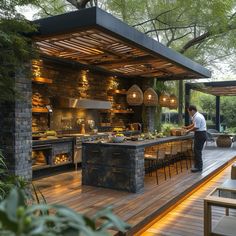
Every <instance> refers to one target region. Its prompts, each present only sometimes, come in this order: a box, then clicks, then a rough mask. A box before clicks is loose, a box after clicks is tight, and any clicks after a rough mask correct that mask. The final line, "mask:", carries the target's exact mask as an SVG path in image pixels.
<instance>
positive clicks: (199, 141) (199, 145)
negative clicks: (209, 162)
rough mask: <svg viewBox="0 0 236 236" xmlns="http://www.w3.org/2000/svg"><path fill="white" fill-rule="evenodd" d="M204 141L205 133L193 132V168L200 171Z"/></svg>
mask: <svg viewBox="0 0 236 236" xmlns="http://www.w3.org/2000/svg"><path fill="white" fill-rule="evenodd" d="M205 141H206V131H195V134H194V167H195V168H197V169H200V170H202V166H203V163H202V149H203V146H204V143H205Z"/></svg>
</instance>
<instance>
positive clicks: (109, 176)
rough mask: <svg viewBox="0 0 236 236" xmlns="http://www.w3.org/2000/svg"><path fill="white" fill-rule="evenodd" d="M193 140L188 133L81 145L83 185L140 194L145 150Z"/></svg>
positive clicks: (143, 173) (142, 185)
mask: <svg viewBox="0 0 236 236" xmlns="http://www.w3.org/2000/svg"><path fill="white" fill-rule="evenodd" d="M192 138H193V135H192V134H189V135H184V136H175V137H174V136H172V137H165V138H158V139H153V140H143V141H126V142H124V143H100V142H86V143H83V155H82V184H84V185H92V186H98V187H106V188H112V189H118V190H125V191H129V192H134V193H136V192H139V191H142V190H143V188H144V175H145V171H144V151H145V148H146V147H150V146H154V145H158V144H163V143H170V142H174V141H181V140H188V139H192Z"/></svg>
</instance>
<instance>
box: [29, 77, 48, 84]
mask: <svg viewBox="0 0 236 236" xmlns="http://www.w3.org/2000/svg"><path fill="white" fill-rule="evenodd" d="M32 81H33V82H36V83H39V84H52V80H51V79H47V78H43V77H35V78H33V79H32Z"/></svg>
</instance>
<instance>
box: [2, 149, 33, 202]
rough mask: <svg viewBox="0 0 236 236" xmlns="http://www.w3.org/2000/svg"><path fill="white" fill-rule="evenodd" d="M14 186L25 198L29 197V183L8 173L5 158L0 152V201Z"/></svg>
mask: <svg viewBox="0 0 236 236" xmlns="http://www.w3.org/2000/svg"><path fill="white" fill-rule="evenodd" d="M15 186H17V188H19V189H21V190H23V191H24V192H25V194H26V195H27V196H31V195H30V191H29V186H30V185H29V182H28V181H26V180H24V179H23V178H22V177H19V176H15V175H12V174H11V173H10V172H9V170H8V168H7V166H6V164H5V158H4V157H3V154H2V151H1V150H0V201H1V200H3V199H4V198H5V197H6V196H7V195H8V194H9V192H10V190H11V189H12V188H13V187H15Z"/></svg>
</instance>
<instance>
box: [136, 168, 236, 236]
mask: <svg viewBox="0 0 236 236" xmlns="http://www.w3.org/2000/svg"><path fill="white" fill-rule="evenodd" d="M230 172H231V167H230V166H228V167H227V168H226V169H224V170H223V171H222V172H221V173H219V174H218V175H217V176H215V177H214V178H213V179H211V180H210V181H209V182H207V183H206V184H205V185H204V186H202V187H201V188H200V189H199V190H197V191H196V192H195V193H193V194H192V195H191V196H190V197H188V198H187V199H186V200H184V201H183V202H182V203H181V204H179V205H178V206H177V207H176V208H175V209H173V210H172V211H170V212H169V213H168V214H167V215H165V216H164V217H163V218H162V219H160V220H158V221H157V222H155V223H154V224H153V225H152V226H151V227H150V228H148V229H147V230H146V231H145V232H144V233H142V234H139V235H142V236H153V235H163V236H164V235H165V236H167V235H181V236H185V235H190V233H191V235H196V236H203V214H204V208H203V206H204V203H203V202H204V198H205V197H206V196H207V195H208V194H209V193H210V192H211V191H212V190H213V189H214V188H215V187H217V186H219V185H221V184H222V183H223V182H224V181H225V180H226V179H229V178H230V174H231V173H230ZM223 214H224V209H223V208H219V207H214V208H213V211H212V222H213V226H214V225H215V224H216V222H217V221H218V220H219V219H220V218H221V217H222V215H223ZM230 214H231V215H234V216H235V215H236V213H235V211H234V210H231V213H230Z"/></svg>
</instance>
